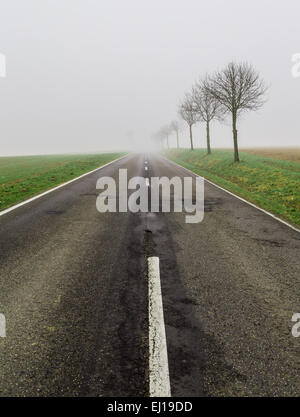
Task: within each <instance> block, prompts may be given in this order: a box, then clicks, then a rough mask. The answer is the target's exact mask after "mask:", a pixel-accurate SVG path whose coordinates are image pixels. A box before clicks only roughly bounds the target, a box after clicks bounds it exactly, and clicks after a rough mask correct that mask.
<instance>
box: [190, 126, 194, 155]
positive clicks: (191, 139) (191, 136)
mask: <svg viewBox="0 0 300 417" xmlns="http://www.w3.org/2000/svg"><path fill="white" fill-rule="evenodd" d="M190 141H191V150H192V151H193V150H194V145H193V132H192V125H190Z"/></svg>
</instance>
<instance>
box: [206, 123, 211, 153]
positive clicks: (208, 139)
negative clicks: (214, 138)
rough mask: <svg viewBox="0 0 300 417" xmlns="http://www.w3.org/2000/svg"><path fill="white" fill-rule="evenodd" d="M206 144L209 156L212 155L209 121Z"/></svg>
mask: <svg viewBox="0 0 300 417" xmlns="http://www.w3.org/2000/svg"><path fill="white" fill-rule="evenodd" d="M206 144H207V154H208V155H210V154H211V149H210V131H209V121H207V122H206Z"/></svg>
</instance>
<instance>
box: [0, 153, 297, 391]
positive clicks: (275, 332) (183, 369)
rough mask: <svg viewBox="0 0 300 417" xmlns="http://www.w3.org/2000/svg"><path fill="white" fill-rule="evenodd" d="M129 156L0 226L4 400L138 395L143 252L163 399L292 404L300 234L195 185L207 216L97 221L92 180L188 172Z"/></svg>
mask: <svg viewBox="0 0 300 417" xmlns="http://www.w3.org/2000/svg"><path fill="white" fill-rule="evenodd" d="M144 158H145V156H144V155H142V154H136V155H128V156H127V157H125V158H124V159H122V160H119V161H116V162H115V163H113V164H111V165H109V166H107V167H105V168H103V169H100V170H99V171H97V172H94V173H92V174H91V175H88V176H86V177H84V178H82V179H79V180H78V181H75V182H73V183H71V184H69V185H67V186H65V187H63V188H61V189H59V190H56V191H53V192H52V193H50V194H47V195H46V196H43V197H41V198H40V199H37V200H35V201H33V202H31V203H29V204H27V205H24V206H22V207H19V208H18V209H16V210H14V211H12V212H10V213H8V214H6V215H4V216H2V217H0V289H1V291H0V313H3V314H5V317H6V325H7V329H6V331H7V337H6V338H0V395H1V396H112V397H113V396H147V395H148V392H149V384H148V372H149V369H148V351H149V346H148V329H149V323H148V282H147V268H146V259H147V256H150V255H151V256H158V257H159V258H160V268H161V270H160V274H161V286H162V300H163V306H164V317H165V327H166V336H167V347H168V357H169V371H170V383H171V391H172V395H173V396H299V394H300V382H299V374H300V372H299V371H300V359H299V358H300V355H299V353H300V341H299V339H296V338H293V337H292V334H291V329H292V325H293V323H292V321H291V318H292V315H293V313H296V312H300V304H299V296H300V279H299V275H300V274H299V271H300V257H299V253H300V252H299V249H300V233H298V232H296V231H294V230H292V229H289V228H288V227H287V226H285V225H284V224H282V223H280V222H278V221H276V220H275V219H273V218H272V217H270V216H268V215H266V214H265V213H263V212H261V211H259V210H257V209H255V208H254V207H251V206H249V205H247V204H246V203H244V202H242V201H240V200H238V199H237V198H235V197H233V196H231V195H229V194H227V193H226V192H224V191H222V190H220V189H218V188H216V187H214V186H213V185H211V184H209V183H205V216H204V220H203V222H201V223H199V224H186V223H185V214H184V213H136V214H133V213H105V214H101V213H99V212H98V211H97V210H96V196H97V194H98V191H97V190H96V181H97V179H98V178H99V177H100V176H112V177H114V178H115V179H117V177H118V169H120V168H127V169H128V177H129V178H130V177H133V176H147V177H149V178H150V177H152V176H167V177H170V178H171V177H173V176H180V177H184V176H189V175H190V174H188V173H187V171H186V170H184V168H181V167H178V166H176V165H174V164H172V163H171V162H168V161H166V160H164V159H162V158H161V157H159V156H153V155H149V157H148V162H149V163H148V166H149V170H148V171H145V170H144Z"/></svg>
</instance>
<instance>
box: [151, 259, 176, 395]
mask: <svg viewBox="0 0 300 417" xmlns="http://www.w3.org/2000/svg"><path fill="white" fill-rule="evenodd" d="M148 280H149V281H148V291H149V301H148V302H149V394H150V397H171V387H170V376H169V364H168V351H167V340H166V330H165V322H164V311H163V304H162V295H161V285H160V273H159V258H158V257H149V258H148Z"/></svg>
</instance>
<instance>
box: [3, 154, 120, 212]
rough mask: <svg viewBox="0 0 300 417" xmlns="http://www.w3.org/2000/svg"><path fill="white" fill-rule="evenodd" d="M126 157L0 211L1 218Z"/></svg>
mask: <svg viewBox="0 0 300 417" xmlns="http://www.w3.org/2000/svg"><path fill="white" fill-rule="evenodd" d="M126 156H128V155H125V156H121V157H120V158H117V159H114V160H113V161H111V162H108V163H107V164H105V165H102V166H101V167H98V168H95V169H93V170H92V171H89V172H86V173H85V174H82V175H80V176H79V177H76V178H73V179H72V180H70V181H67V182H64V183H63V184H60V185H57V186H56V187H54V188H51V189H50V190H47V191H44V192H43V193H41V194H37V195H35V196H34V197H31V198H29V199H28V200H25V201H22V202H21V203H18V204H16V205H14V206H12V207H9V208H7V209H5V210H2V211H0V216H4V214H6V213H9V212H10V211H13V210H15V209H17V208H19V207H21V206H24V205H25V204H28V203H31V201H34V200H37V199H38V198H40V197H43V196H44V195H47V194H49V193H52V191H55V190H58V189H59V188H62V187H64V186H65V185H68V184H71V183H72V182H74V181H77V180H79V179H80V178H83V177H86V176H87V175H90V174H92V173H93V172H96V171H99V169H102V168H105V167H107V166H108V165H110V164H113V163H114V162H117V161H120V159H123V158H126Z"/></svg>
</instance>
